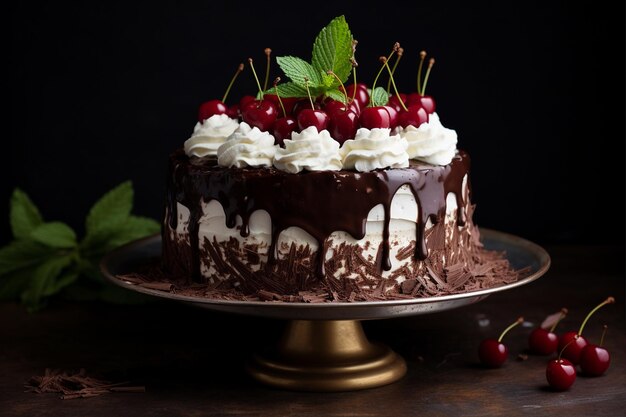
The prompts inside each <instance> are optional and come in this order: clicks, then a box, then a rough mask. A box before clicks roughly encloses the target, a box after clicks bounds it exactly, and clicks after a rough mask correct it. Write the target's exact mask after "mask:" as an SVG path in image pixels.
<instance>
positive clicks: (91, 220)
mask: <svg viewBox="0 0 626 417" xmlns="http://www.w3.org/2000/svg"><path fill="white" fill-rule="evenodd" d="M132 208H133V186H132V184H131V182H130V181H126V182H123V183H122V184H120V185H118V186H117V187H115V188H114V189H112V190H111V191H109V192H108V193H106V194H105V195H104V196H102V198H100V200H98V201H97V202H96V204H94V205H93V207H92V208H91V210H90V211H89V214H88V215H87V220H86V222H85V227H86V230H87V236H89V235H90V234H94V233H99V232H100V231H101V230H106V229H108V228H111V227H116V226H117V225H119V224H120V223H122V222H124V221H125V220H126V218H127V217H128V216H129V215H130V211H131V210H132Z"/></svg>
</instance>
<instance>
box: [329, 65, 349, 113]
mask: <svg viewBox="0 0 626 417" xmlns="http://www.w3.org/2000/svg"><path fill="white" fill-rule="evenodd" d="M326 74H328V75H332V76H333V77H335V78H336V79H337V81H339V85H340V86H341V91H343V100H344V102H343V104H345V105H346V106H347V105H348V94H347V93H346V87H345V86H344V85H343V83H342V82H341V78H339V77H338V76H337V74H335V72H334V71H333V70H328V71H326Z"/></svg>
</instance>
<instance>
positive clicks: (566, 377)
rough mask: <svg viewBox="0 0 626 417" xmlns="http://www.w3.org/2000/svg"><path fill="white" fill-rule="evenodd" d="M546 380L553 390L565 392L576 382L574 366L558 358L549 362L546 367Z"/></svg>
mask: <svg viewBox="0 0 626 417" xmlns="http://www.w3.org/2000/svg"><path fill="white" fill-rule="evenodd" d="M546 379H547V380H548V384H550V387H552V388H553V389H555V390H557V391H565V390H566V389H568V388H569V387H571V386H572V384H573V383H574V381H575V380H576V369H575V368H574V364H573V363H571V362H570V361H568V360H567V359H563V358H561V357H560V356H559V358H558V359H553V360H551V361H550V362H548V366H547V367H546Z"/></svg>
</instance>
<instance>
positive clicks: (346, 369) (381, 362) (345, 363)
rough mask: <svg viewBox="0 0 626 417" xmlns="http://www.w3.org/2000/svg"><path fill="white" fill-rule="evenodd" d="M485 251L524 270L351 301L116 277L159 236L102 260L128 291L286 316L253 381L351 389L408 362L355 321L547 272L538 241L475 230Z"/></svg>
mask: <svg viewBox="0 0 626 417" xmlns="http://www.w3.org/2000/svg"><path fill="white" fill-rule="evenodd" d="M481 240H482V242H483V243H484V245H485V247H486V248H487V249H490V250H498V251H506V254H507V258H508V260H509V262H510V263H511V265H512V266H513V267H514V268H515V269H521V268H524V267H530V271H531V272H530V275H529V276H527V277H525V278H524V279H522V280H519V281H516V282H514V283H511V284H507V285H503V286H500V287H495V288H489V289H485V290H480V291H473V292H468V293H463V294H453V295H445V296H439V297H428V298H415V299H404V300H389V301H367V302H352V303H347V302H345V303H320V304H308V303H285V302H264V301H226V300H216V299H209V298H202V297H194V296H184V295H179V294H173V293H169V292H164V291H159V290H154V289H149V288H144V287H141V286H138V285H135V284H133V283H131V282H127V281H124V280H122V279H120V278H117V276H118V275H122V274H126V273H129V272H132V271H135V270H137V268H138V267H140V266H141V265H144V264H145V263H147V262H149V261H151V260H154V259H155V258H158V257H159V256H160V253H161V237H160V236H158V235H157V236H150V237H148V238H144V239H141V240H137V241H135V242H132V243H129V244H127V245H125V246H123V247H120V248H118V249H116V250H115V251H113V252H111V253H110V254H109V255H107V256H106V257H105V258H104V259H103V260H102V262H101V270H102V272H103V274H104V276H105V277H106V278H107V279H108V280H109V281H111V282H113V283H114V284H116V285H119V286H121V287H123V288H127V289H129V290H131V291H136V292H140V293H143V294H147V295H151V296H155V297H160V298H165V299H168V300H175V301H181V302H184V303H188V304H192V305H195V306H198V307H203V308H208V309H210V310H215V311H221V312H227V313H237V314H246V315H251V316H258V317H266V318H277V319H283V320H288V323H287V326H286V328H285V331H284V334H283V336H282V338H281V339H280V340H279V341H278V343H277V345H276V346H274V347H273V348H271V349H266V350H262V351H259V352H258V353H255V354H254V355H253V357H252V358H251V360H250V361H249V362H248V364H247V370H248V372H249V373H250V375H251V376H252V377H254V378H255V379H256V380H258V381H260V382H262V383H264V384H267V385H271V386H274V387H279V388H283V389H291V390H301V391H351V390H359V389H365V388H373V387H378V386H382V385H386V384H390V383H392V382H395V381H397V380H398V379H400V378H402V376H404V374H405V373H406V363H405V361H404V359H402V358H401V357H400V356H399V355H398V354H396V353H395V352H394V351H392V350H391V349H390V348H389V347H387V346H385V345H383V344H380V343H370V342H369V341H368V340H367V338H366V336H365V333H364V332H363V328H362V326H361V323H360V321H361V320H374V319H387V318H395V317H404V316H411V315H417V314H427V313H435V312H439V311H444V310H450V309H453V308H457V307H461V306H465V305H469V304H472V303H475V302H478V301H480V300H482V299H484V298H486V297H488V296H489V295H490V294H493V293H496V292H499V291H505V290H510V289H513V288H516V287H519V286H521V285H524V284H528V283H529V282H532V281H534V280H536V279H537V278H539V277H540V276H542V275H543V274H545V273H546V271H547V270H548V268H549V267H550V256H549V255H548V253H547V252H546V251H545V250H544V249H543V248H541V247H540V246H538V245H536V244H534V243H532V242H529V241H527V240H525V239H522V238H520V237H517V236H513V235H510V234H506V233H502V232H497V231H494V230H488V229H481Z"/></svg>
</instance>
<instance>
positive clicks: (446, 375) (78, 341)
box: [0, 247, 626, 417]
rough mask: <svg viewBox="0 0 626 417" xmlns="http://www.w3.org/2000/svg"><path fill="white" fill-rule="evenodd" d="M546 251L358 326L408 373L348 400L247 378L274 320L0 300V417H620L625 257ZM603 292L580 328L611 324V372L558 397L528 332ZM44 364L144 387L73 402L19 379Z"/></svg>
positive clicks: (625, 376)
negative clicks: (456, 301) (487, 281)
mask: <svg viewBox="0 0 626 417" xmlns="http://www.w3.org/2000/svg"><path fill="white" fill-rule="evenodd" d="M548 251H549V252H550V254H551V255H552V258H553V266H552V268H551V270H550V272H549V273H548V274H547V275H546V276H544V277H543V278H541V279H539V280H538V281H536V282H535V283H532V284H529V285H527V286H525V287H521V288H518V289H514V290H510V291H505V292H502V293H497V294H494V295H492V296H490V297H488V298H487V299H486V300H484V301H482V302H480V303H478V304H474V305H471V306H468V307H464V308H461V309H457V310H453V311H447V312H442V313H437V314H434V315H430V316H429V315H426V316H416V317H410V318H403V319H390V320H382V321H372V322H366V323H365V324H364V326H365V330H366V332H367V333H368V335H369V336H370V338H371V339H374V340H381V341H384V342H385V343H387V344H389V345H390V346H392V347H393V348H394V349H395V350H396V351H397V352H398V353H400V354H402V355H403V356H404V357H405V359H406V360H407V363H408V367H409V371H408V374H407V375H406V377H405V378H403V379H402V380H401V381H399V382H397V383H395V384H392V385H388V386H385V387H382V388H376V389H371V390H366V391H357V392H344V393H331V394H328V393H325V394H320V393H302V392H288V391H280V390H275V389H271V388H266V387H264V386H261V385H258V384H257V383H255V382H254V381H253V380H251V379H250V378H249V377H248V376H247V374H246V373H245V372H244V370H243V364H244V362H245V360H246V358H247V357H249V355H250V354H251V352H252V350H253V349H254V348H255V347H259V346H262V345H263V344H268V343H271V342H272V341H273V340H275V338H276V336H277V335H278V333H279V332H280V330H281V326H282V324H283V323H281V322H279V321H273V320H263V319H254V318H249V317H243V316H235V315H226V314H217V313H213V312H209V311H205V310H201V309H196V308H192V307H187V306H184V305H179V304H175V303H167V302H155V303H150V304H147V305H141V306H120V305H113V304H100V303H97V304H87V303H56V304H53V305H52V306H51V307H49V308H48V309H46V310H44V311H43V312H41V313H37V314H28V313H26V312H25V311H24V310H23V308H22V307H20V306H18V305H15V304H4V305H0V367H1V368H0V369H2V372H0V415H2V416H54V417H61V416H126V415H132V416H199V415H229V416H239V415H242V416H243V415H246V416H248V415H253V416H261V415H272V416H352V415H354V416H379V415H380V416H410V415H420V416H422V415H454V416H457V415H468V416H472V415H475V416H492V415H507V416H511V415H526V414H529V415H543V416H546V415H559V416H563V415H566V416H568V417H574V416H592V415H593V416H601V415H606V416H619V415H625V413H626V372H625V371H626V349H625V348H624V346H626V332H625V326H626V324H625V319H624V296H625V290H624V248H623V247H554V248H548ZM608 295H613V296H615V297H616V299H617V303H616V304H615V305H612V306H607V307H605V308H604V309H602V310H600V311H599V312H598V313H597V314H596V316H594V317H593V318H592V319H591V320H590V323H589V324H588V325H587V329H586V330H585V336H587V337H588V338H589V339H591V340H592V341H596V342H597V339H598V338H599V334H600V333H601V327H602V324H605V323H606V324H607V325H608V326H609V330H608V334H607V338H606V342H605V345H606V347H607V348H608V349H609V350H610V352H611V354H612V364H611V367H610V369H609V371H608V372H607V373H606V374H605V375H604V376H602V377H598V378H589V377H583V376H579V377H578V378H577V380H576V382H575V384H574V386H573V387H572V388H571V389H570V390H569V391H567V392H562V393H557V392H552V391H551V390H550V389H549V388H548V387H547V384H546V381H545V364H546V362H547V359H546V358H545V357H538V356H533V355H529V356H528V359H526V360H516V358H517V356H518V354H520V353H524V350H525V347H526V345H527V342H526V340H527V337H528V334H529V333H530V331H531V327H530V326H529V325H530V324H531V323H532V325H536V324H538V323H539V322H540V321H541V320H542V319H543V318H544V317H545V316H546V315H547V314H549V313H552V312H555V311H558V310H559V309H560V308H561V307H563V306H565V307H568V308H569V309H570V315H569V316H568V317H567V318H566V319H565V320H564V321H563V323H562V324H561V325H560V327H559V328H560V330H561V331H565V330H574V329H577V327H578V325H579V323H580V321H581V320H582V319H583V317H584V316H585V314H586V312H587V311H588V310H589V309H591V308H592V307H593V306H595V305H596V304H597V303H599V302H600V301H602V300H603V299H605V298H606V297H607V296H608ZM519 315H524V316H525V317H526V320H527V322H528V323H526V324H527V325H528V326H524V327H522V328H517V329H514V330H513V331H511V333H509V335H508V336H507V339H506V341H507V344H508V346H509V349H510V358H509V361H508V362H507V364H505V366H504V367H503V368H500V369H495V370H488V369H484V368H482V367H481V366H479V364H478V360H477V354H476V349H477V346H478V344H479V342H480V340H481V339H483V338H485V337H494V336H497V334H499V332H500V331H501V330H502V329H503V328H504V327H505V326H506V325H507V324H508V323H509V322H512V321H513V320H515V318H516V317H517V316H519ZM45 368H59V369H67V370H70V369H78V368H86V369H87V372H88V373H89V374H94V375H101V376H105V377H106V378H107V379H109V380H111V379H112V380H115V381H122V380H128V381H132V383H133V385H143V386H145V387H146V392H145V393H110V394H104V395H101V396H98V397H93V398H82V399H73V400H61V399H60V398H59V395H58V394H35V393H29V392H24V391H25V389H24V386H23V384H24V382H25V381H26V380H28V379H29V378H30V377H31V376H35V375H42V374H43V372H44V370H45Z"/></svg>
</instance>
